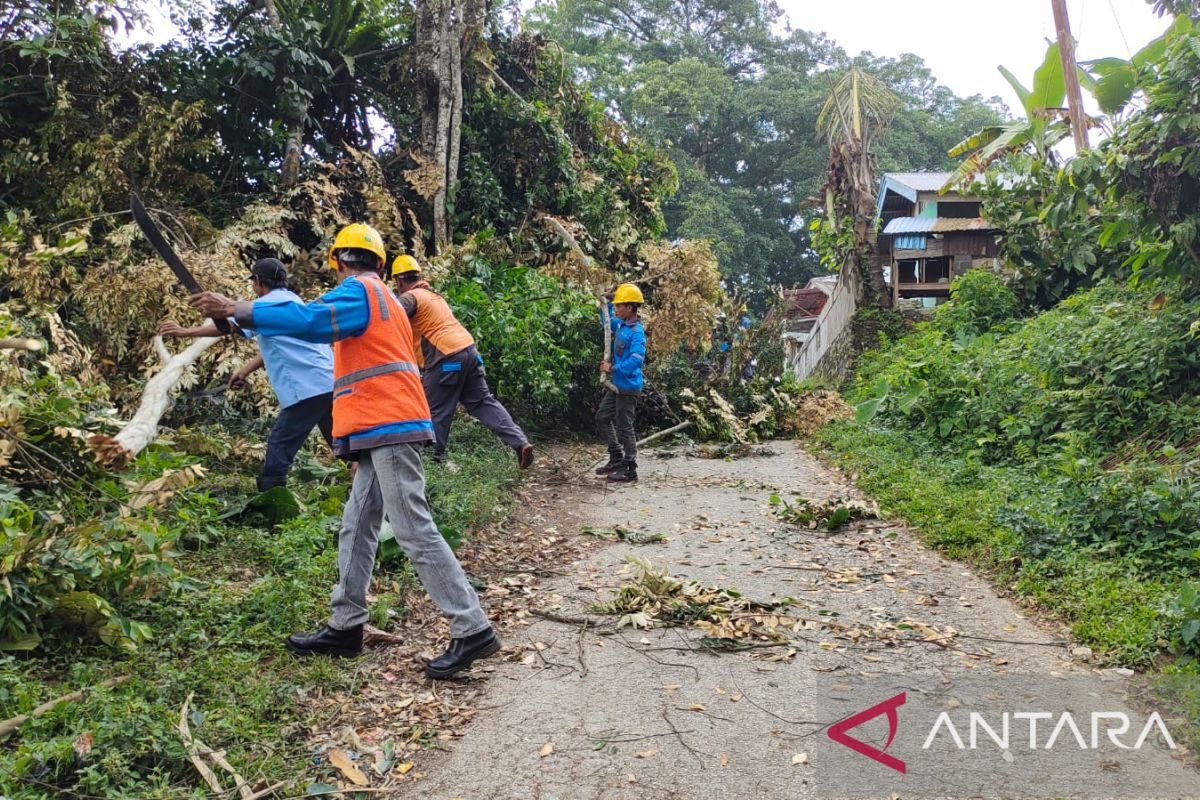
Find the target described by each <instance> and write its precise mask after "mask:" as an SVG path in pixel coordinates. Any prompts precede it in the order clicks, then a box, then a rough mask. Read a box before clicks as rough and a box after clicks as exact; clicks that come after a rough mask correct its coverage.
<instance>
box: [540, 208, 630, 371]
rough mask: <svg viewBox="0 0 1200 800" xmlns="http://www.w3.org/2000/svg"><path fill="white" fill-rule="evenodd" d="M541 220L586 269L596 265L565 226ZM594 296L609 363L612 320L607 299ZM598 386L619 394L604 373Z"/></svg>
mask: <svg viewBox="0 0 1200 800" xmlns="http://www.w3.org/2000/svg"><path fill="white" fill-rule="evenodd" d="M541 219H542V221H543V222H545V223H546V224H547V225H548V226H550V228H551V229H552V230H553V231H554V233H555V235H557V236H558V238H559V239H561V240H562V241H563V242H564V243H565V244H566V245H567V247H569V248H571V252H572V253H574V254H575V256H576V257H577V258H578V259H579V260H580V261H582V262H583V265H584V266H585V267H588V268H589V269H590V268H591V267H592V266H593V265H594V264H595V263H596V262H595V259H593V258H592V257H591V256H589V255H588V254H587V253H585V252H583V248H582V247H580V246H579V241H578V240H577V239H576V238H575V235H574V234H572V233H571V232H570V231H569V230H567V228H566V226H565V225H563V224H562V223H561V222H559V221H558V220H557V219H555V218H554V217H552V216H550V215H549V214H543V215H542V217H541ZM595 295H596V303H597V305H599V306H600V324H601V326H602V327H603V328H604V360H605V361H610V362H611V361H612V318H611V317H610V316H609V314H608V299H607V298H606V297H604V294H603V292H599V291H597V292H595ZM600 385H601V386H603V387H604V388H605V389H607V390H608V391H610V392H612V393H613V394H620V390H619V389H618V388H617V387H616V386H615V385H614V384H613V382H612V381H611V380H610V379H609V377H608V375H607V374H606V373H604V372H601V373H600Z"/></svg>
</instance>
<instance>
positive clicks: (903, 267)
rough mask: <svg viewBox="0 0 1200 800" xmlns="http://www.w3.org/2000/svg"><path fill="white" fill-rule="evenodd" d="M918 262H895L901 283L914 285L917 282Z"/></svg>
mask: <svg viewBox="0 0 1200 800" xmlns="http://www.w3.org/2000/svg"><path fill="white" fill-rule="evenodd" d="M920 263H921V262H920V260H918V259H915V258H904V259H901V260H900V261H898V262H896V267H897V268H898V269H899V271H900V282H901V283H916V282H917V266H918V265H919V264H920Z"/></svg>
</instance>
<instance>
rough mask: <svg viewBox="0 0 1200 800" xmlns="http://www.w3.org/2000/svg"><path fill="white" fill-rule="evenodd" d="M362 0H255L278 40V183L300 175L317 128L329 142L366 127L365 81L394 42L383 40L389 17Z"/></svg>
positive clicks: (354, 141) (357, 139) (352, 137)
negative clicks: (282, 138)
mask: <svg viewBox="0 0 1200 800" xmlns="http://www.w3.org/2000/svg"><path fill="white" fill-rule="evenodd" d="M377 6H378V4H369V3H368V2H365V1H364V0H263V2H262V5H261V6H260V7H261V8H262V9H263V10H264V11H265V13H266V16H267V22H268V25H269V27H270V29H271V30H272V31H273V32H274V34H275V35H276V37H277V38H278V39H279V40H280V41H279V43H278V44H279V47H278V52H277V54H276V58H275V59H274V65H275V69H274V70H272V74H273V75H274V83H275V85H276V91H277V92H278V95H277V96H278V108H279V112H280V116H281V117H282V119H283V123H284V127H285V128H286V130H287V142H286V144H285V146H284V158H283V167H282V169H281V172H280V184H281V185H282V186H283V187H284V188H287V187H289V186H291V185H293V184H294V183H295V182H296V179H297V178H298V176H299V174H300V158H301V153H302V151H303V149H304V145H305V143H306V141H309V140H310V139H311V138H312V137H313V135H314V134H316V133H317V132H320V133H321V135H322V137H323V138H324V139H325V140H326V141H328V142H330V143H331V144H334V145H344V144H351V145H361V143H362V140H363V139H364V138H366V136H367V134H368V133H369V130H370V129H369V127H368V123H367V116H366V106H367V103H366V102H364V98H363V94H364V89H365V88H366V86H365V84H366V83H367V82H368V81H369V79H370V76H372V75H373V74H374V73H375V72H376V69H375V68H376V66H377V65H378V63H379V62H380V61H382V59H384V58H385V57H386V56H388V55H390V54H391V53H392V52H394V50H395V49H396V48H389V47H388V46H387V41H388V35H389V30H390V28H391V27H392V24H393V20H391V19H389V18H387V17H384V16H382V15H381V14H379V13H377Z"/></svg>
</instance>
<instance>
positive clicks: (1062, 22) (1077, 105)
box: [1050, 0, 1088, 153]
mask: <svg viewBox="0 0 1200 800" xmlns="http://www.w3.org/2000/svg"><path fill="white" fill-rule="evenodd" d="M1050 6H1051V7H1052V8H1053V9H1054V28H1055V30H1056V31H1057V32H1058V54H1059V56H1061V57H1062V65H1063V79H1064V80H1065V82H1066V86H1067V111H1068V113H1069V114H1070V116H1071V134H1072V135H1073V136H1074V137H1075V152H1076V153H1082V152H1083V151H1084V150H1087V149H1088V135H1087V123H1086V122H1085V118H1084V114H1083V94H1082V93H1081V92H1080V89H1079V74H1078V73H1077V72H1076V67H1075V40H1074V39H1072V38H1071V21H1070V20H1069V19H1068V18H1067V0H1050Z"/></svg>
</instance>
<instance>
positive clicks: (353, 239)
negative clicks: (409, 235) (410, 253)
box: [329, 222, 387, 269]
mask: <svg viewBox="0 0 1200 800" xmlns="http://www.w3.org/2000/svg"><path fill="white" fill-rule="evenodd" d="M350 248H355V249H359V250H368V251H370V252H372V253H374V254H375V255H377V256H379V263H380V264H383V263H385V262H386V261H387V252H386V251H385V250H384V249H383V237H382V236H380V235H379V231H377V230H375V229H374V228H372V227H371V226H370V225H365V224H363V223H361V222H355V223H354V224H353V225H347V226H346V227H344V228H342V229H341V230H340V231H338V235H337V238H335V239H334V240H333V247H330V248H329V266H330V267H332V268H333V269H337V267H338V265H337V259H336V258H334V255H335V254H336V253H337V251H338V250H345V249H350Z"/></svg>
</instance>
